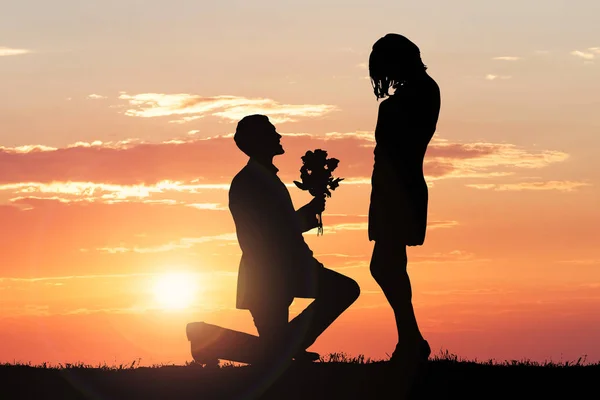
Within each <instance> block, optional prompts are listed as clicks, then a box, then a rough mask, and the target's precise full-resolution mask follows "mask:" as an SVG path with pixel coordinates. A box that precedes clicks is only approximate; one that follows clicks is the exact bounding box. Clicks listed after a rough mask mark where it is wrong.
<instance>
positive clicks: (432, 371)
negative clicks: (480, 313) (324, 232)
mask: <svg viewBox="0 0 600 400" xmlns="http://www.w3.org/2000/svg"><path fill="white" fill-rule="evenodd" d="M401 381H402V376H400V375H399V374H398V371H394V370H393V369H391V367H390V366H389V365H388V364H387V363H386V362H382V361H372V360H368V359H367V360H366V359H364V358H363V357H356V358H350V357H347V356H345V355H344V354H332V355H330V356H328V357H326V358H325V359H323V360H321V362H317V363H314V364H311V365H292V366H291V367H289V368H288V369H286V370H285V371H284V372H280V371H278V370H267V371H261V370H259V369H258V368H256V367H251V366H234V365H230V364H225V365H223V366H221V367H220V368H203V367H201V366H197V365H193V364H189V365H182V366H176V365H158V366H154V367H137V365H136V363H135V362H134V363H132V364H131V365H120V366H107V365H101V366H88V365H58V366H50V365H38V366H32V365H24V364H5V365H0V399H3V400H4V399H7V400H8V399H203V400H205V399H258V398H260V399H277V400H287V399H378V398H383V399H387V398H390V399H392V398H399V397H398V395H397V394H398V389H400V386H401ZM599 382H600V364H594V365H592V364H588V363H585V361H584V360H579V361H577V362H575V363H570V362H564V363H558V364H557V363H550V362H548V363H542V364H540V363H534V362H528V361H512V362H495V361H493V360H492V361H487V362H477V361H466V360H461V359H459V358H458V357H456V356H454V355H452V354H448V353H445V354H441V355H439V356H436V357H433V359H432V360H431V361H430V362H429V365H428V366H427V370H426V371H425V372H424V374H423V376H422V379H421V382H420V384H419V386H418V387H416V389H415V390H414V392H413V396H412V397H411V398H414V399H465V398H469V399H496V398H498V399H501V398H506V399H528V400H533V399H543V400H546V399H574V398H600V394H599V393H600V389H598V388H599V386H598V383H599Z"/></svg>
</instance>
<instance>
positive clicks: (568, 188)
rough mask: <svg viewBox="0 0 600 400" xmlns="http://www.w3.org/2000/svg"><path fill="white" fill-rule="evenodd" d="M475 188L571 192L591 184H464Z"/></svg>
mask: <svg viewBox="0 0 600 400" xmlns="http://www.w3.org/2000/svg"><path fill="white" fill-rule="evenodd" d="M466 186H468V187H471V188H475V189H483V190H496V191H522V190H558V191H560V192H572V191H574V190H576V189H579V188H581V187H584V186H591V184H590V183H587V182H574V181H542V182H519V183H477V184H468V185H466Z"/></svg>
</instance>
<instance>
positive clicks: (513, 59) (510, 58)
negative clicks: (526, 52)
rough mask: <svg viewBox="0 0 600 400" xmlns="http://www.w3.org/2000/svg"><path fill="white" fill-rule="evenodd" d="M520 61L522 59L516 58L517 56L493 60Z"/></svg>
mask: <svg viewBox="0 0 600 400" xmlns="http://www.w3.org/2000/svg"><path fill="white" fill-rule="evenodd" d="M520 59H521V57H515V56H501V57H494V58H493V60H501V61H517V60H520Z"/></svg>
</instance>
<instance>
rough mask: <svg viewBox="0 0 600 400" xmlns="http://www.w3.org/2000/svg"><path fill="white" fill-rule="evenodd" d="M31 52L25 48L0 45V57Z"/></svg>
mask: <svg viewBox="0 0 600 400" xmlns="http://www.w3.org/2000/svg"><path fill="white" fill-rule="evenodd" d="M31 52H32V51H31V50H27V49H13V48H10V47H2V46H0V57H7V56H19V55H22V54H29V53H31Z"/></svg>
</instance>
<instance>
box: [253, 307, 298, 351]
mask: <svg viewBox="0 0 600 400" xmlns="http://www.w3.org/2000/svg"><path fill="white" fill-rule="evenodd" d="M250 313H251V314H252V318H253V319H254V325H255V326H256V330H257V331H258V337H259V338H260V342H261V353H262V357H261V358H262V359H263V360H264V361H269V360H272V361H275V360H277V359H279V358H287V357H288V354H287V353H288V352H290V353H291V352H292V350H293V349H291V348H290V346H289V344H288V343H287V341H288V339H287V337H288V335H287V332H288V320H289V304H288V303H287V302H276V301H273V302H272V303H270V304H265V305H264V306H262V307H253V308H252V309H250ZM289 358H290V359H291V356H289Z"/></svg>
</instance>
